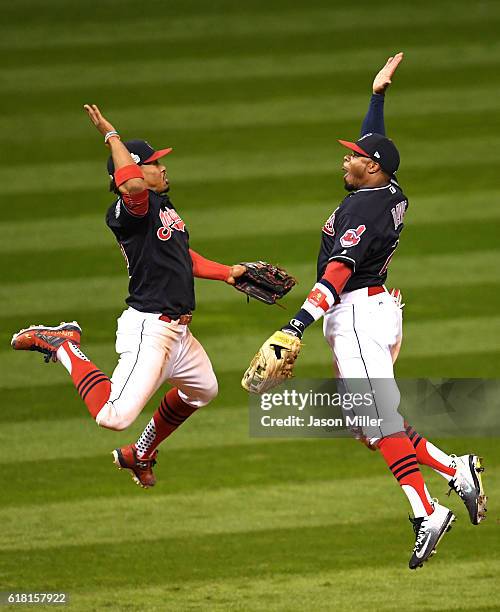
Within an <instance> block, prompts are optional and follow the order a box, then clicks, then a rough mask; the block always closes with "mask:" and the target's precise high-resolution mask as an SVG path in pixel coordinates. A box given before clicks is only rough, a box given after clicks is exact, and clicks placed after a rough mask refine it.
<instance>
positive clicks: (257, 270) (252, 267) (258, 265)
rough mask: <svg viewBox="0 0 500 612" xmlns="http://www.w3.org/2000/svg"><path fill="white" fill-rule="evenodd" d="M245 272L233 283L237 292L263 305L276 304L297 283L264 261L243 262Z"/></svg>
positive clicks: (285, 273)
mask: <svg viewBox="0 0 500 612" xmlns="http://www.w3.org/2000/svg"><path fill="white" fill-rule="evenodd" d="M241 265H243V266H246V272H245V273H244V274H243V275H242V276H239V277H238V278H237V279H236V282H235V285H234V286H235V288H236V289H238V291H242V292H243V293H246V294H247V296H248V297H249V298H251V297H253V298H255V299H256V300H260V301H261V302H264V303H265V304H276V300H279V299H281V298H282V297H283V296H284V295H286V294H287V293H288V292H289V291H290V289H291V288H292V287H293V286H294V285H295V284H296V283H297V281H296V280H295V279H294V278H293V276H290V274H288V272H287V271H286V270H283V268H279V267H278V266H273V264H270V263H267V262H265V261H251V262H244V263H242V264H241Z"/></svg>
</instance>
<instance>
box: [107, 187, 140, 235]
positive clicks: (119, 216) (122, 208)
mask: <svg viewBox="0 0 500 612" xmlns="http://www.w3.org/2000/svg"><path fill="white" fill-rule="evenodd" d="M146 193H148V192H146ZM146 217H147V209H146V213H145V214H142V215H139V214H135V212H134V211H133V210H131V209H130V208H129V205H128V204H127V203H126V202H125V201H124V199H123V197H122V196H120V197H119V198H118V200H117V201H116V202H115V205H114V208H113V210H110V212H109V213H108V221H109V224H110V226H111V227H115V228H119V229H125V230H127V229H133V228H134V227H137V226H138V225H140V224H141V223H142V222H143V221H144V219H145V218H146Z"/></svg>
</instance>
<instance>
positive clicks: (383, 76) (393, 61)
mask: <svg viewBox="0 0 500 612" xmlns="http://www.w3.org/2000/svg"><path fill="white" fill-rule="evenodd" d="M402 61H403V53H402V52H401V51H400V52H399V53H396V55H395V56H394V57H390V58H389V59H388V60H387V62H386V63H385V66H384V67H383V68H382V69H381V70H380V71H379V72H378V73H377V75H376V76H375V78H374V80H373V93H374V94H379V95H382V94H384V93H385V91H386V89H387V88H388V87H389V85H390V84H391V83H392V80H391V79H392V76H393V74H394V73H395V72H396V69H397V67H398V66H399V64H400V63H401V62H402Z"/></svg>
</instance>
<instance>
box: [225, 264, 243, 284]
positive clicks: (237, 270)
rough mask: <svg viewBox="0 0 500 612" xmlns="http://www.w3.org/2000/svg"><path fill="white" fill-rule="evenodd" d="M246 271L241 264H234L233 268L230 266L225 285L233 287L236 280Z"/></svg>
mask: <svg viewBox="0 0 500 612" xmlns="http://www.w3.org/2000/svg"><path fill="white" fill-rule="evenodd" d="M246 270H247V267H246V266H243V265H242V264H236V265H234V266H231V271H230V272H229V276H228V277H227V278H226V283H227V284H228V285H235V284H236V279H237V278H239V277H240V276H243V274H245V272H246Z"/></svg>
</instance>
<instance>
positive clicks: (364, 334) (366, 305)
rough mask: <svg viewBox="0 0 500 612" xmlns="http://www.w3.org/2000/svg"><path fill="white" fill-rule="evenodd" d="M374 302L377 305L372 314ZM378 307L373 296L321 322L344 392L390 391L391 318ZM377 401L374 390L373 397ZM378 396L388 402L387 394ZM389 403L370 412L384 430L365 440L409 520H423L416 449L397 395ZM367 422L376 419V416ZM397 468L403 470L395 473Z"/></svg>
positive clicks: (427, 509) (385, 307) (426, 499)
mask: <svg viewBox="0 0 500 612" xmlns="http://www.w3.org/2000/svg"><path fill="white" fill-rule="evenodd" d="M373 300H376V301H377V309H376V310H375V312H374V305H373V304H374V302H373ZM379 301H380V300H379V299H378V296H375V297H373V298H366V299H365V300H362V301H361V302H359V303H358V302H356V303H352V304H344V305H340V306H337V307H336V308H335V309H334V311H333V312H332V314H327V316H326V317H325V322H324V331H325V337H326V339H327V341H328V342H329V344H330V346H331V347H332V349H333V353H334V357H335V363H336V367H337V369H338V372H339V374H340V376H341V378H342V379H343V380H344V382H345V384H346V385H347V386H350V385H353V384H355V385H359V384H361V383H362V381H367V384H368V385H370V386H371V387H373V386H376V385H377V384H378V383H381V382H382V383H384V386H385V385H387V386H388V385H391V384H394V385H395V381H394V378H393V365H392V358H391V353H390V349H389V347H390V346H391V345H392V344H393V342H392V341H391V339H392V334H393V322H394V319H393V314H394V313H393V311H392V305H391V304H390V303H387V304H379ZM386 319H387V320H386ZM378 395H379V393H377V389H375V393H374V397H375V398H377V396H378ZM383 395H384V396H387V394H386V393H384V394H383ZM390 401H391V405H390V406H387V405H385V406H382V405H381V404H379V405H376V406H375V409H376V410H377V412H378V417H380V416H381V415H382V418H383V417H384V416H385V417H387V416H389V417H390V418H389V419H388V420H389V421H390V422H389V423H388V427H386V424H385V422H384V421H385V420H386V419H384V421H383V423H382V426H381V427H380V428H378V429H377V430H371V429H370V430H369V431H366V435H367V437H368V438H369V439H370V441H371V443H372V445H375V444H376V443H378V448H379V449H380V451H381V454H382V456H383V457H384V459H385V461H386V463H387V464H388V466H389V468H390V469H391V471H392V472H393V474H394V476H395V478H396V479H397V481H398V482H399V484H400V485H401V487H402V489H403V491H404V492H405V493H406V495H407V497H408V500H409V502H410V504H411V506H412V510H413V512H414V515H415V516H416V517H423V516H427V515H429V514H432V512H433V506H432V500H431V498H430V496H429V494H428V491H427V488H426V486H425V483H424V480H423V477H422V474H421V472H420V470H419V468H418V464H417V460H416V454H415V449H414V448H413V445H412V443H411V442H410V439H409V438H408V436H407V435H406V431H405V428H404V422H403V418H402V417H401V416H400V415H399V414H397V408H398V405H399V397H398V395H397V394H396V393H392V394H390ZM391 412H392V413H393V414H391ZM370 416H375V417H376V418H378V417H377V414H374V415H370ZM381 440H382V442H381ZM401 467H402V468H404V469H402V470H401V469H398V468H401Z"/></svg>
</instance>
